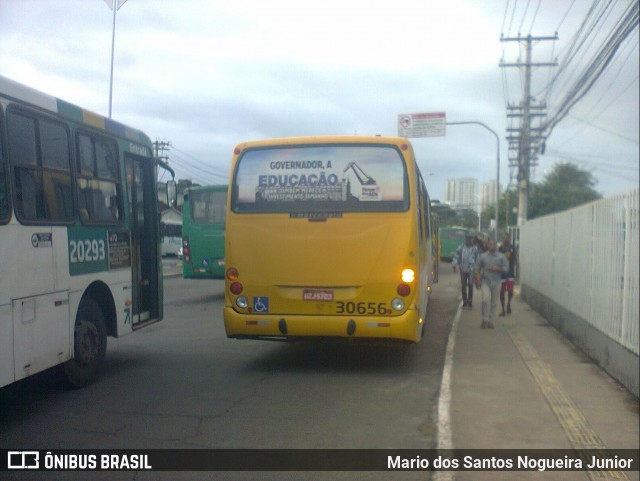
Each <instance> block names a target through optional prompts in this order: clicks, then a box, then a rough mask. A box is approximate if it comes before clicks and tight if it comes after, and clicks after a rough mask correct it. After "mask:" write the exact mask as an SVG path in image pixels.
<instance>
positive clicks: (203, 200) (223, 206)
mask: <svg viewBox="0 0 640 481" xmlns="http://www.w3.org/2000/svg"><path fill="white" fill-rule="evenodd" d="M189 199H190V201H191V218H192V219H193V221H194V222H196V223H197V224H211V223H214V224H223V223H224V221H225V218H226V212H227V192H226V191H218V192H215V191H193V192H189Z"/></svg>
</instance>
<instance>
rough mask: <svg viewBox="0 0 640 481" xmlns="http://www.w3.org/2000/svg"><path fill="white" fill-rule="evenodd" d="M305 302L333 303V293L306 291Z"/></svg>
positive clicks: (303, 293)
mask: <svg viewBox="0 0 640 481" xmlns="http://www.w3.org/2000/svg"><path fill="white" fill-rule="evenodd" d="M302 300H303V301H322V302H331V301H333V291H327V290H318V289H305V290H304V291H303V292H302Z"/></svg>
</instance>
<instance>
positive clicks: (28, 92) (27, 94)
mask: <svg viewBox="0 0 640 481" xmlns="http://www.w3.org/2000/svg"><path fill="white" fill-rule="evenodd" d="M0 97H3V98H6V99H8V100H18V101H20V102H23V103H27V104H30V105H32V106H34V107H38V108H40V109H44V110H47V111H49V112H54V113H56V114H58V115H59V116H60V117H62V118H64V119H67V120H71V121H73V122H79V123H83V124H87V125H90V126H92V127H95V128H98V129H101V130H106V131H107V132H110V133H112V134H115V135H117V136H119V137H124V138H126V139H128V140H131V141H134V142H138V143H141V144H150V143H151V140H150V139H149V137H148V136H147V135H146V134H145V133H144V132H141V131H140V130H138V129H134V128H132V127H128V126H126V125H124V124H121V123H120V122H116V121H115V120H112V119H109V118H107V117H103V116H102V115H99V114H96V113H94V112H91V111H89V110H86V109H83V108H81V107H78V106H76V105H74V104H71V103H69V102H66V101H64V100H62V99H59V98H57V97H53V96H51V95H48V94H45V93H43V92H40V91H39V90H35V89H33V88H31V87H28V86H26V85H24V84H21V83H19V82H16V81H15V80H11V79H9V78H7V77H3V76H2V75H0Z"/></svg>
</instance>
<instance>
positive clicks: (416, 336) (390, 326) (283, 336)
mask: <svg viewBox="0 0 640 481" xmlns="http://www.w3.org/2000/svg"><path fill="white" fill-rule="evenodd" d="M423 322H424V320H421V319H420V317H419V315H418V311H417V310H415V309H409V310H407V311H406V312H405V313H404V314H402V315H400V316H393V317H391V316H389V317H367V316H351V317H349V316H309V315H277V314H267V315H257V314H240V313H238V312H236V311H235V310H234V309H233V308H230V307H225V308H224V327H225V331H226V333H227V337H230V338H234V339H264V340H279V341H291V340H296V339H298V338H314V337H318V338H332V337H333V338H369V339H397V340H403V341H409V342H418V341H420V339H421V333H422V323H423Z"/></svg>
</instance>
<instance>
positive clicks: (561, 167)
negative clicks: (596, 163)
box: [528, 162, 602, 219]
mask: <svg viewBox="0 0 640 481" xmlns="http://www.w3.org/2000/svg"><path fill="white" fill-rule="evenodd" d="M596 183H597V181H596V180H595V179H594V178H593V175H592V174H591V172H589V171H586V170H582V169H580V168H579V167H578V166H577V165H575V164H572V163H571V162H568V163H561V164H556V165H555V167H554V168H553V170H552V171H551V172H550V173H549V174H547V175H546V176H545V179H544V180H543V181H542V182H541V183H540V184H532V185H531V192H530V195H529V215H528V218H529V219H535V218H536V217H541V216H543V215H547V214H552V213H554V212H560V211H563V210H566V209H570V208H572V207H576V206H578V205H582V204H586V203H588V202H593V201H594V200H598V199H601V198H602V196H601V195H600V194H599V193H598V192H597V191H596V190H595V189H594V187H595V185H596Z"/></svg>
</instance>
